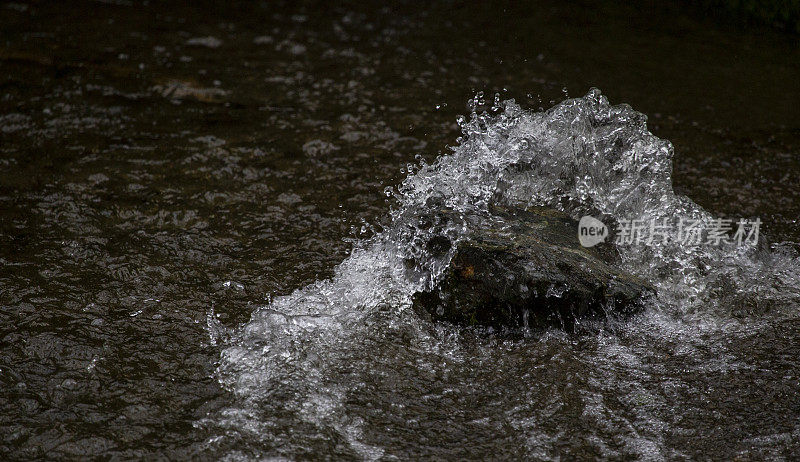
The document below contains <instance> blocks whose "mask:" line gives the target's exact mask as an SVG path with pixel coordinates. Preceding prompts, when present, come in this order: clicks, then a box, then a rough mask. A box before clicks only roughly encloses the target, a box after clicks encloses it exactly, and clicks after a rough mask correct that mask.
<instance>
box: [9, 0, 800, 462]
mask: <svg viewBox="0 0 800 462" xmlns="http://www.w3.org/2000/svg"><path fill="white" fill-rule="evenodd" d="M0 8H2V10H1V11H0V25H2V27H0V88H1V89H2V91H0V167H1V168H0V383H1V384H2V390H3V391H2V393H0V458H3V459H9V458H12V459H28V458H33V457H51V458H86V457H100V456H105V457H108V456H116V457H120V458H148V459H149V458H155V457H169V458H177V459H185V458H199V459H230V460H238V459H258V458H269V457H274V458H287V459H309V458H310V459H322V458H330V459H356V460H358V459H370V460H374V459H381V460H406V459H417V458H435V459H443V458H444V459H481V460H485V459H491V458H503V459H534V460H554V459H559V458H561V459H567V460H570V459H576V458H609V459H644V460H660V459H665V458H669V459H684V458H713V459H734V458H738V459H739V460H751V459H752V460H759V459H764V458H770V459H782V458H783V459H795V458H798V457H800V314H798V308H799V307H800V260H798V247H799V246H800V232H798V219H799V217H800V187H798V185H799V184H800V183H798V178H799V177H800V161H798V158H800V157H798V156H800V122H798V120H799V119H798V115H800V112H798V103H800V85H798V83H797V82H800V47H798V40H797V37H794V36H787V35H779V34H776V33H773V32H771V31H767V30H747V31H742V30H737V29H734V28H733V27H732V26H726V25H719V24H712V23H708V22H705V21H703V20H702V19H697V18H696V17H693V16H691V15H689V14H687V13H686V12H684V11H682V10H681V9H679V8H678V7H676V6H670V5H662V6H658V7H648V8H633V7H630V8H628V7H624V6H612V5H611V4H600V5H593V6H591V7H590V6H588V5H562V4H560V3H559V2H544V3H541V4H539V5H537V6H527V7H520V6H516V5H514V4H511V3H508V4H506V3H498V4H494V5H488V4H487V5H485V6H465V5H463V4H461V3H455V2H447V3H442V4H437V5H429V6H428V7H427V8H426V9H424V10H423V9H420V8H417V7H415V6H414V5H411V4H407V5H401V6H400V7H398V8H397V9H395V10H393V9H390V8H388V7H380V6H364V5H360V4H351V5H344V6H331V5H327V4H322V3H320V4H315V3H309V4H306V5H300V6H298V5H295V4H294V3H289V2H287V3H285V4H284V3H280V2H278V3H266V2H262V3H243V4H228V5H226V6H224V7H222V6H219V5H216V6H215V5H210V4H201V3H198V4H194V5H192V6H183V7H181V8H176V7H174V6H173V7H168V6H165V5H162V4H157V5H155V4H138V3H137V4H133V3H130V4H129V3H128V2H124V1H120V2H77V3H71V4H70V5H65V4H59V3H38V2H36V3H27V2H24V1H20V2H16V3H6V4H3V5H1V6H0ZM593 87H596V88H599V89H600V90H596V89H595V90H592V88H593ZM480 92H482V93H480ZM512 100H513V101H512ZM621 103H626V104H628V105H630V106H625V105H621ZM494 201H501V202H502V201H509V202H516V203H519V202H520V201H522V202H526V203H528V204H535V205H548V206H551V207H557V208H561V209H562V210H564V211H566V212H568V213H570V214H572V215H573V216H575V217H576V218H577V217H579V216H580V215H582V214H583V213H585V212H587V211H597V212H602V213H603V214H604V215H605V216H609V217H614V218H616V219H625V218H639V219H654V218H658V219H663V218H670V219H675V218H686V217H691V218H697V219H703V220H711V219H713V218H720V217H722V218H730V219H739V218H748V219H755V218H759V219H760V220H761V222H762V228H761V241H760V243H759V245H758V246H745V247H740V248H730V247H707V246H704V247H699V248H698V247H689V246H685V245H680V244H679V243H675V244H663V245H658V244H655V245H638V246H631V247H628V248H625V249H622V251H621V254H622V264H623V265H624V266H625V269H627V270H628V271H631V272H632V273H634V274H637V275H639V276H641V277H643V278H646V279H648V280H649V281H650V282H651V283H652V284H654V285H655V286H656V287H657V289H658V291H657V295H656V296H655V297H653V298H652V299H649V300H648V301H647V304H646V306H645V307H644V310H643V312H642V313H641V314H639V315H638V316H636V317H634V318H633V319H630V320H628V321H625V322H611V323H609V324H607V325H604V326H601V327H597V328H593V329H588V330H585V331H582V332H577V333H576V332H565V331H563V330H559V329H550V330H533V331H526V332H517V333H512V334H508V335H505V334H502V335H501V334H497V333H491V332H487V331H484V330H480V329H463V328H457V327H454V326H450V325H446V324H438V323H431V322H430V321H428V320H426V318H424V317H422V316H420V315H419V314H418V313H416V312H415V311H414V310H413V309H412V308H411V306H410V299H411V297H412V296H413V295H414V293H416V292H417V291H419V290H422V289H424V288H427V287H430V286H431V285H432V284H434V283H435V282H436V280H437V278H438V277H439V275H440V273H441V270H442V268H443V267H444V266H446V265H447V263H448V260H447V258H448V256H444V257H443V256H434V255H429V254H428V253H427V252H426V250H425V248H424V246H422V245H420V244H419V243H420V242H424V240H425V238H427V237H430V236H429V233H430V231H429V230H427V229H420V228H419V227H415V226H412V225H413V224H414V223H416V222H415V221H414V219H415V218H416V217H418V216H419V215H420V214H422V213H425V211H426V210H428V209H429V208H430V207H431V206H433V205H432V204H441V203H443V202H444V203H446V204H447V205H448V206H450V207H452V208H455V209H457V210H460V211H464V212H470V213H472V212H479V213H480V212H485V211H486V209H487V205H488V204H489V203H491V202H494ZM440 232H441V230H440ZM444 232H445V233H447V234H448V236H449V237H451V238H453V239H459V238H460V237H462V236H464V235H466V233H468V232H469V230H468V229H467V228H466V227H464V226H461V227H456V226H454V227H451V228H448V229H447V230H445V231H444ZM407 259H413V260H414V261H416V262H417V266H416V267H415V268H414V271H411V272H409V271H408V268H407V265H405V264H404V262H405V261H406V260H407Z"/></svg>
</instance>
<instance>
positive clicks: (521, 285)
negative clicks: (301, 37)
mask: <svg viewBox="0 0 800 462" xmlns="http://www.w3.org/2000/svg"><path fill="white" fill-rule="evenodd" d="M441 213H442V214H444V215H447V214H448V213H451V212H441ZM464 219H465V220H467V221H469V222H470V228H471V229H472V230H473V231H471V233H470V234H469V235H468V236H467V237H466V239H464V240H462V241H460V242H458V243H457V244H456V248H455V251H454V252H455V253H454V256H453V258H452V260H451V262H450V265H449V267H448V268H447V269H446V270H445V274H444V275H443V278H442V279H441V281H440V283H439V284H438V285H437V286H436V287H435V288H434V289H433V290H431V291H428V292H421V293H418V294H417V295H416V296H415V298H414V305H415V307H416V308H417V309H421V310H422V311H423V312H427V313H430V315H431V316H432V317H433V318H434V319H438V320H445V321H449V322H452V323H455V324H462V325H463V324H466V325H483V326H494V327H512V328H513V327H545V326H560V327H565V328H573V327H574V326H575V322H576V320H578V319H592V318H594V319H597V318H602V319H605V318H606V317H607V316H608V315H609V314H611V315H622V316H624V315H629V314H632V313H634V312H635V311H637V309H638V308H639V307H640V306H641V303H639V302H640V300H641V299H642V297H644V296H645V295H647V294H648V293H651V292H652V291H653V288H652V286H650V285H649V284H648V283H647V282H645V281H643V280H641V279H639V278H637V277H635V276H633V275H631V274H628V273H626V272H625V271H624V270H623V269H622V268H620V266H619V257H618V254H617V252H616V248H615V247H614V244H613V243H601V244H599V245H597V246H595V247H592V248H585V247H582V246H581V245H580V243H579V241H578V223H577V222H576V221H574V220H572V219H571V218H570V217H569V216H567V215H565V214H563V213H561V212H558V211H555V210H552V209H546V208H529V209H525V210H523V209H508V208H495V209H494V210H493V211H492V214H490V215H486V216H473V217H465V218H464ZM434 245H435V246H438V247H440V248H447V247H448V246H447V245H443V244H442V243H434Z"/></svg>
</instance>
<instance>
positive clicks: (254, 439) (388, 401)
mask: <svg viewBox="0 0 800 462" xmlns="http://www.w3.org/2000/svg"><path fill="white" fill-rule="evenodd" d="M495 105H496V106H498V107H497V109H500V110H498V111H494V112H496V113H483V114H477V113H475V112H473V114H472V115H471V117H470V119H469V120H466V119H464V120H461V121H460V123H461V126H462V130H463V137H462V138H460V139H459V143H458V145H457V146H456V147H455V148H453V150H452V153H450V154H448V155H444V156H441V157H440V158H439V159H437V160H436V161H435V162H434V163H433V164H429V165H428V164H422V165H420V167H419V169H418V170H417V171H416V172H415V173H410V174H409V176H408V177H407V178H406V179H405V181H404V182H403V183H402V184H401V185H400V186H399V187H398V189H397V190H396V191H392V192H391V194H392V195H393V196H394V198H395V199H396V201H397V205H396V206H395V207H394V209H393V210H392V212H391V224H390V225H389V226H388V227H387V229H386V230H384V231H383V232H381V233H379V234H377V235H375V236H374V237H372V238H370V239H368V240H365V241H363V242H359V243H356V245H355V246H354V249H353V251H352V253H351V255H350V256H349V257H348V258H347V259H345V261H343V262H342V263H341V264H340V265H339V266H338V267H337V268H336V270H335V275H334V276H333V277H332V278H331V279H328V280H324V281H318V282H316V283H314V284H312V285H310V286H308V287H304V288H302V289H299V290H297V291H295V292H294V293H292V294H291V295H288V296H284V297H279V298H276V299H275V300H274V301H272V302H271V303H270V304H269V305H267V306H264V307H261V308H258V309H257V310H256V311H255V312H254V313H253V314H252V318H251V320H250V321H249V322H248V323H247V324H246V325H244V326H242V327H241V328H239V329H236V330H235V331H232V332H229V331H225V330H224V329H222V328H221V327H220V326H219V325H217V323H216V322H215V320H214V318H213V317H210V322H209V325H210V329H211V332H212V338H213V339H214V340H215V341H220V342H223V347H224V348H223V350H222V355H221V358H220V364H219V368H218V376H219V380H220V382H221V383H222V385H223V386H224V387H226V388H227V389H229V390H230V391H232V392H233V393H234V395H235V397H236V400H237V404H236V406H234V407H231V408H229V409H227V410H226V411H224V412H223V413H221V414H220V415H215V416H210V417H209V418H208V419H206V420H205V421H204V422H203V424H204V425H206V426H209V427H211V428H212V429H215V430H214V431H215V432H216V433H217V434H219V435H221V436H219V437H217V438H215V439H213V440H212V441H211V442H212V443H213V444H215V445H217V446H219V447H220V448H221V450H222V451H227V454H228V456H230V457H231V458H239V457H242V458H248V457H259V456H261V455H276V456H295V457H296V456H299V457H302V456H303V455H310V454H319V453H325V454H332V455H338V456H350V457H359V458H364V459H376V458H380V457H382V456H387V455H391V454H392V453H393V452H392V451H391V450H390V451H389V453H387V449H386V448H384V447H381V445H380V444H373V443H370V442H375V441H376V440H380V437H379V436H376V435H380V434H382V433H383V434H385V433H386V432H391V431H390V430H389V428H388V427H387V428H386V429H383V430H376V429H374V428H371V426H370V425H367V420H370V419H373V420H376V419H377V420H380V419H378V417H374V416H373V414H370V411H369V406H368V405H366V404H364V403H363V401H364V399H365V398H359V396H368V395H369V394H370V393H378V392H379V391H381V390H383V391H386V390H391V391H392V393H395V394H396V395H395V396H394V397H393V398H389V397H386V396H382V395H380V394H378V395H377V396H378V397H376V398H375V399H376V400H377V401H379V402H380V403H384V404H385V405H386V406H389V407H391V406H399V407H397V409H395V410H394V412H397V413H398V414H402V415H404V416H406V418H407V421H406V422H405V423H404V424H403V425H410V424H408V422H409V421H413V420H414V419H415V418H416V419H417V420H425V419H424V417H419V416H418V415H417V414H415V413H413V412H410V411H407V410H402V409H405V407H408V406H410V405H411V403H418V402H419V400H421V399H422V400H423V401H424V399H425V396H426V393H425V392H424V391H421V390H419V389H414V390H408V389H406V388H404V386H401V385H397V384H394V385H386V384H385V382H386V381H387V380H389V379H393V380H397V379H398V378H400V380H402V378H407V379H408V380H410V381H412V382H414V381H415V380H419V381H420V383H430V382H426V381H425V380H422V379H418V378H419V377H422V376H423V375H425V374H432V373H436V372H431V371H440V372H441V371H444V372H441V373H443V374H447V371H450V372H451V373H452V375H454V376H458V374H457V371H461V373H462V375H461V379H455V378H449V379H448V378H447V377H445V378H442V379H441V381H444V382H445V383H452V384H453V386H452V388H453V389H454V390H458V389H459V388H461V389H465V388H468V386H467V385H466V384H465V380H466V379H465V378H464V376H472V375H474V374H477V372H476V369H475V368H476V367H477V366H475V365H473V364H471V363H472V362H474V361H476V359H475V358H476V357H475V355H476V354H477V357H478V358H479V359H480V358H483V359H484V360H487V359H486V358H495V359H496V357H494V356H492V353H490V352H486V350H481V349H479V353H475V352H474V351H472V352H469V351H468V350H469V349H465V347H464V346H463V342H464V339H463V335H462V334H460V333H459V332H457V331H455V330H453V329H452V328H450V327H443V326H438V325H429V324H427V323H425V322H423V321H422V320H420V319H418V318H417V316H416V315H415V313H414V312H413V311H412V310H410V305H411V299H412V296H413V295H414V294H415V293H417V292H418V291H420V290H424V289H428V288H431V287H432V286H433V285H434V284H436V282H437V280H438V278H439V276H440V275H441V274H442V272H443V270H444V268H445V267H446V266H447V264H448V263H449V260H450V258H451V256H452V252H453V250H452V247H451V249H450V250H449V251H447V252H443V253H434V252H432V251H431V250H430V249H429V248H428V243H429V242H430V241H431V238H432V237H434V236H445V237H447V238H448V239H449V240H450V241H452V242H457V241H458V240H460V239H462V238H463V237H464V236H466V235H467V234H468V233H469V226H468V223H467V221H466V220H461V221H456V222H447V223H444V222H438V221H437V220H436V218H431V217H434V216H435V214H433V213H432V212H433V211H434V210H436V209H437V208H440V207H448V208H451V209H453V210H455V211H457V212H461V213H462V215H467V214H474V213H479V214H489V213H490V212H489V206H490V204H492V203H509V204H517V205H546V206H549V207H554V208H558V209H560V210H563V211H565V212H567V213H569V214H570V215H572V216H573V217H574V218H578V217H580V216H581V215H583V214H586V213H592V214H595V215H598V214H599V215H602V216H604V217H607V218H611V219H615V220H623V219H636V220H646V221H648V222H649V221H650V220H654V219H655V220H663V219H667V220H670V221H672V220H675V219H680V218H691V219H696V220H702V221H704V222H706V223H708V222H710V220H712V219H713V217H712V216H711V215H710V214H709V213H707V212H706V211H704V210H703V209H702V208H700V207H699V206H698V205H696V204H695V203H694V202H692V201H691V200H690V199H688V198H686V197H683V196H679V195H676V194H675V193H674V192H673V189H672V178H671V174H672V153H673V150H672V145H671V144H670V143H669V142H668V141H666V140H662V139H659V138H657V137H655V136H654V135H652V134H651V133H650V132H649V131H648V130H647V126H646V117H645V116H644V115H643V114H640V113H638V112H636V111H634V110H633V109H632V108H630V107H629V106H627V105H624V104H623V105H618V106H612V105H610V104H609V103H608V101H607V99H606V98H605V97H604V96H602V95H601V94H600V92H599V91H597V90H592V91H590V92H589V93H588V94H587V95H586V96H584V97H582V98H576V99H570V100H566V101H564V102H563V103H561V104H559V105H557V106H555V107H553V108H551V109H550V110H548V111H545V112H531V111H527V110H523V109H522V108H520V107H519V106H518V105H517V104H516V103H515V102H514V101H513V100H510V101H505V102H502V103H500V102H499V101H498V102H496V103H495ZM607 224H608V223H607ZM620 251H621V256H622V264H623V265H625V267H626V269H627V270H628V271H630V272H632V273H635V274H637V275H639V276H641V277H643V278H646V279H648V280H650V281H651V282H652V283H653V284H654V285H655V286H656V287H657V289H658V295H657V299H656V300H654V301H653V306H650V307H648V311H649V315H647V316H649V318H647V316H646V320H642V321H639V322H640V323H641V326H646V328H647V329H650V330H661V331H662V332H666V331H669V332H670V334H669V335H674V336H678V337H679V336H681V335H684V336H685V335H689V334H686V331H685V328H684V325H682V324H681V323H682V322H688V321H687V319H688V320H691V319H694V320H698V319H704V320H708V319H717V320H720V321H721V324H723V325H724V324H726V323H728V322H729V321H730V320H731V319H732V317H731V315H737V314H741V313H753V312H763V311H764V310H765V309H769V310H778V311H779V310H795V309H796V307H797V305H798V300H800V276H798V274H799V273H800V272H799V271H798V268H800V260H798V257H797V256H796V255H794V254H792V253H791V252H790V251H789V250H787V249H784V248H781V247H778V246H775V247H773V248H772V249H767V248H766V246H761V247H760V248H756V247H755V246H752V245H751V246H741V247H735V246H727V247H726V246H698V247H688V246H685V245H682V244H681V243H680V242H678V241H677V239H671V240H668V241H667V242H658V243H653V244H650V245H647V244H638V245H631V246H624V247H621V248H620ZM409 262H413V263H409ZM711 313H715V315H714V316H710V314H711ZM647 319H649V321H648V320H647ZM654 319H658V321H654ZM681 320H683V321H681ZM633 322H637V321H636V320H635V321H633ZM720 328H722V329H724V327H720ZM598 335H600V338H602V339H604V340H600V343H601V344H603V345H607V348H606V347H602V348H601V347H598V352H597V354H601V353H602V354H603V355H604V359H603V360H604V361H612V362H613V361H624V364H626V365H627V366H630V367H634V366H631V365H632V364H633V365H636V364H640V363H641V361H640V360H639V359H637V358H636V352H635V351H621V350H620V348H621V347H619V345H617V344H616V342H615V341H614V340H613V339H611V340H609V338H608V337H604V336H605V335H606V334H602V333H601V334H598ZM642 335H643V336H646V335H651V334H649V333H648V334H642ZM549 338H550V337H548V336H545V337H544V338H543V339H542V340H540V341H542V342H548V341H551V340H548V339H549ZM609 358H623V359H609ZM487 361H488V360H487ZM477 362H478V363H480V360H478V361H477ZM615 364H616V363H615ZM635 367H639V366H635ZM465 371H466V372H465ZM415 377H416V378H417V379H414V378H415ZM590 382H591V381H590ZM437 383H438V382H437ZM587 386H588V385H587ZM417 388H419V387H417ZM402 390H406V391H408V395H407V396H401V394H402ZM442 393H444V392H442ZM454 393H456V392H454ZM464 393H465V394H466V395H469V393H468V392H464ZM645 394H646V393H645ZM642 399H644V398H642ZM583 400H584V402H585V403H586V405H585V408H584V412H585V413H586V412H588V413H590V414H592V415H594V414H597V415H600V416H602V415H603V413H604V412H606V413H607V410H605V411H604V407H603V406H604V404H603V402H602V394H601V395H597V396H596V395H588V394H587V395H586V396H583ZM419 406H422V407H423V409H420V410H418V411H417V413H418V414H419V415H424V414H425V413H426V412H430V411H427V410H425V409H424V403H423V404H419ZM401 408H402V409H401ZM503 409H504V408H503ZM512 411H513V412H512ZM536 412H539V411H538V410H536V411H534V409H531V408H529V407H526V405H523V404H518V405H517V406H516V407H514V408H513V409H512V410H508V409H505V413H506V415H507V416H513V417H506V418H507V419H510V420H509V421H510V422H511V424H510V426H511V427H512V428H514V429H515V430H516V431H517V432H519V435H518V439H519V440H520V441H522V443H521V444H520V446H521V447H522V448H524V453H523V454H524V455H528V456H530V455H539V456H542V457H545V458H546V457H547V454H548V451H549V449H548V448H550V449H552V445H553V444H554V443H553V441H555V440H556V439H557V438H556V437H554V436H553V435H549V436H548V435H544V434H541V430H540V429H537V425H535V424H533V425H532V424H531V422H534V423H535V422H536V421H537V420H536ZM642 412H644V413H646V410H642ZM517 414H520V415H517ZM370 416H373V417H370ZM409 416H411V417H409ZM414 416H417V417H414ZM365 419H366V420H365ZM408 419H410V420H408ZM643 419H644V420H645V421H647V422H648V423H647V425H644V426H642V427H641V428H637V429H636V430H637V431H635V432H633V433H634V434H635V435H636V436H635V437H632V439H630V440H625V441H623V442H622V443H621V444H622V446H624V447H626V448H627V451H628V452H632V453H635V454H638V455H640V456H653V457H656V456H664V455H665V454H666V452H665V449H664V447H663V446H664V442H663V439H664V438H663V432H664V430H663V429H662V430H659V428H660V427H659V425H661V423H659V422H660V421H659V420H658V419H657V418H656V417H655V416H654V415H649V416H648V415H645V416H644V417H643ZM476 422H477V423H476ZM476 422H473V421H469V422H467V423H463V425H465V426H475V427H476V428H481V425H483V424H481V423H480V422H478V421H476ZM614 423H615V421H614V419H613V418H608V419H607V421H606V424H607V425H613V424H614ZM626 425H627V424H626ZM539 426H541V425H539ZM628 426H630V425H628ZM633 427H635V425H634V426H633ZM470 428H472V427H470ZM625 428H626V429H627V428H628V427H625ZM626 431H627V430H626ZM648 432H649V433H648ZM537 435H538V436H537ZM648 435H649V436H648ZM659 435H661V436H659ZM397 438H399V439H400V440H402V441H405V442H406V444H411V443H410V442H411V441H413V442H415V443H417V444H422V443H421V442H419V441H418V440H417V439H416V437H415V436H405V437H397ZM397 438H396V439H397ZM598 438H600V437H598ZM600 439H602V438H600ZM392 441H395V440H392ZM398 444H399V443H398ZM431 444H435V443H431ZM604 447H605V446H604ZM608 451H609V452H607V453H606V455H615V454H617V455H619V453H615V452H613V450H611V449H608Z"/></svg>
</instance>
